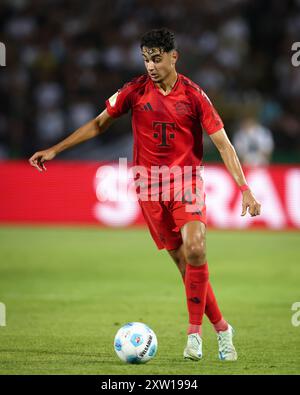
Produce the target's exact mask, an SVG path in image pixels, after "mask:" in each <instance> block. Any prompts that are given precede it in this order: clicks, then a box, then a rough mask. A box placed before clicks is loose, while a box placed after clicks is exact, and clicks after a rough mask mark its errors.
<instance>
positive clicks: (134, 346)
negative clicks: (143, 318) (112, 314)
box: [114, 322, 157, 363]
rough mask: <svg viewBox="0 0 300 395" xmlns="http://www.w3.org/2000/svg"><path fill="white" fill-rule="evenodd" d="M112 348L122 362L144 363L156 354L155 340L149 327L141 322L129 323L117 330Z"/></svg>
mask: <svg viewBox="0 0 300 395" xmlns="http://www.w3.org/2000/svg"><path fill="white" fill-rule="evenodd" d="M114 348H115V351H116V353H117V355H118V357H119V358H120V359H121V360H122V361H124V362H127V363H146V362H148V361H150V359H152V358H153V357H154V356H155V354H156V351H157V338H156V335H155V333H154V332H153V330H152V329H151V328H149V326H147V325H145V324H143V323H141V322H129V323H128V324H125V325H124V326H122V327H121V328H120V329H119V330H118V332H117V334H116V336H115V341H114Z"/></svg>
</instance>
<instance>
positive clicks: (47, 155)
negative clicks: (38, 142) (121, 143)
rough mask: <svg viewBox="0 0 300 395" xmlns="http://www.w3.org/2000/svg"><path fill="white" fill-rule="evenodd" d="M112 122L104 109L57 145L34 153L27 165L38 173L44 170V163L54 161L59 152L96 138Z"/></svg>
mask: <svg viewBox="0 0 300 395" xmlns="http://www.w3.org/2000/svg"><path fill="white" fill-rule="evenodd" d="M113 121H114V118H113V117H112V116H110V115H109V113H108V111H107V110H106V109H105V110H104V111H102V113H101V114H100V115H98V116H97V117H96V118H94V119H92V120H91V121H90V122H88V123H86V124H85V125H83V126H81V127H80V128H79V129H77V130H75V132H73V133H72V134H70V135H69V136H68V137H67V138H65V139H64V140H62V141H61V142H59V143H58V144H56V145H54V146H52V147H50V148H48V149H46V150H43V151H38V152H36V153H35V154H34V155H32V157H31V158H30V159H29V163H30V164H31V166H33V167H35V168H36V169H37V170H38V171H43V170H46V167H45V164H44V163H45V161H47V160H51V159H54V158H55V156H56V155H57V154H59V153H60V152H62V151H65V150H66V149H69V148H71V147H74V146H75V145H77V144H80V143H83V142H84V141H86V140H89V139H91V138H93V137H96V136H98V135H99V134H101V133H103V132H104V131H105V130H106V129H107V128H108V127H109V126H110V125H111V124H112V123H113Z"/></svg>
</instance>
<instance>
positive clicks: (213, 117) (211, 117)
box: [199, 90, 224, 134]
mask: <svg viewBox="0 0 300 395" xmlns="http://www.w3.org/2000/svg"><path fill="white" fill-rule="evenodd" d="M199 102H200V122H201V125H202V127H203V129H204V130H205V131H206V133H207V134H213V133H215V132H217V131H219V130H220V129H222V128H223V127H224V124H223V121H222V119H221V117H220V115H219V114H218V113H217V111H216V109H215V108H214V106H213V104H212V102H211V101H210V100H209V98H208V96H207V95H206V93H205V92H204V91H202V90H201V91H200V92H199Z"/></svg>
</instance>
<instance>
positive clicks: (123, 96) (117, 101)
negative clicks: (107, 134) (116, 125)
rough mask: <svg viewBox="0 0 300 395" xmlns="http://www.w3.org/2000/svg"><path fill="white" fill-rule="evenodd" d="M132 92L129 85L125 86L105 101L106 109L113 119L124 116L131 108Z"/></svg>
mask: <svg viewBox="0 0 300 395" xmlns="http://www.w3.org/2000/svg"><path fill="white" fill-rule="evenodd" d="M132 95H133V91H132V88H131V86H130V84H125V85H124V86H123V88H122V89H119V90H118V91H117V92H116V93H115V94H114V95H112V96H111V97H110V98H109V99H107V100H106V102H105V104H106V109H107V112H108V113H109V115H110V116H111V117H113V118H118V117H120V116H121V115H123V114H126V113H127V112H128V111H129V110H130V108H131V106H132Z"/></svg>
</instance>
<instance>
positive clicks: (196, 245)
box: [185, 242, 206, 266]
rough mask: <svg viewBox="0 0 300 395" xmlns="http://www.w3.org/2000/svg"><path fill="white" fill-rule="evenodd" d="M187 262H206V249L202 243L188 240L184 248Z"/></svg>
mask: <svg viewBox="0 0 300 395" xmlns="http://www.w3.org/2000/svg"><path fill="white" fill-rule="evenodd" d="M185 254H186V259H187V262H188V263H189V264H190V265H193V266H201V265H204V264H205V263H206V251H205V246H204V243H201V242H190V243H187V245H186V248H185Z"/></svg>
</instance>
